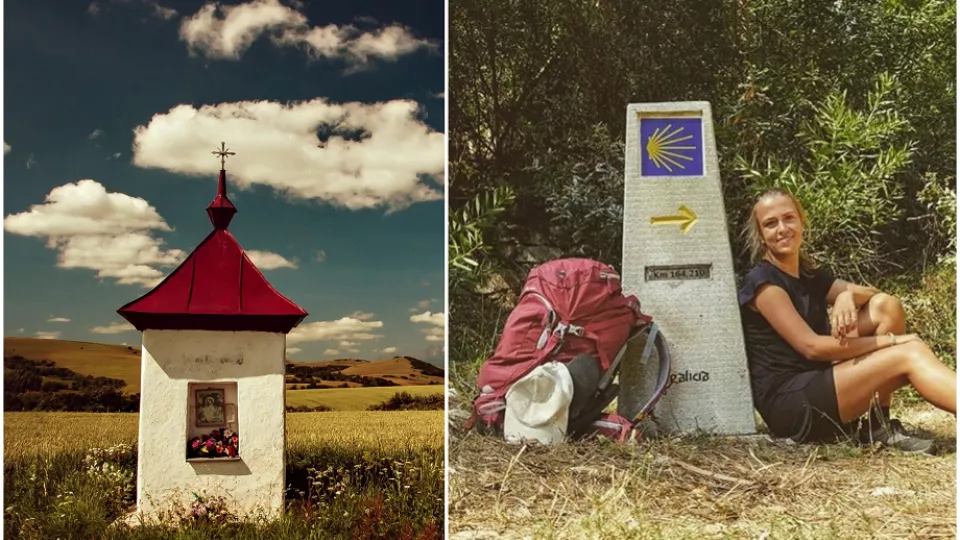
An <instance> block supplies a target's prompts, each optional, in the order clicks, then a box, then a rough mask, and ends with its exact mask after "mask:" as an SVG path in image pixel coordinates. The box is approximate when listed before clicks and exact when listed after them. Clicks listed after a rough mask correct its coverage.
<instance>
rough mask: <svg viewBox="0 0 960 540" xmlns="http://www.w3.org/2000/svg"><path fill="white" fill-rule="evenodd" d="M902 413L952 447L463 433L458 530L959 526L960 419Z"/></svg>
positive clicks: (763, 532)
mask: <svg viewBox="0 0 960 540" xmlns="http://www.w3.org/2000/svg"><path fill="white" fill-rule="evenodd" d="M895 412H898V413H899V416H900V417H901V418H902V419H903V420H904V421H905V422H906V423H908V424H909V425H912V426H917V427H922V428H924V430H926V431H931V432H933V433H934V434H935V435H936V438H937V440H938V444H939V445H940V446H941V447H943V448H945V449H946V451H945V452H944V454H943V455H940V456H938V457H929V456H907V455H903V454H899V453H896V452H893V451H890V450H874V449H870V448H866V449H861V448H859V447H856V446H853V445H851V444H840V445H824V446H813V445H793V444H786V443H784V442H773V441H770V440H769V439H767V438H765V437H758V438H752V439H740V440H730V439H724V438H719V437H717V438H708V437H687V438H669V439H661V440H655V441H653V440H651V441H646V442H643V443H641V444H639V445H614V444H611V443H607V442H606V441H595V442H590V443H578V444H568V445H564V446H560V447H554V448H532V447H518V446H514V445H508V444H506V443H504V442H503V441H502V440H499V439H495V438H492V437H480V436H478V435H476V434H475V433H470V434H467V435H465V436H464V435H463V434H462V433H461V434H459V436H456V437H455V436H453V433H451V448H450V452H451V454H450V467H451V470H450V472H449V474H450V476H449V478H450V480H449V481H450V489H449V500H448V502H449V505H450V532H451V534H452V535H453V536H452V537H451V538H452V539H453V540H466V539H481V538H556V539H560V538H570V539H574V538H575V539H580V538H627V539H647V538H664V539H667V538H669V539H685V538H698V539H699V538H761V539H765V538H769V539H781V538H810V539H814V538H816V539H820V538H955V537H956V454H955V447H956V420H955V418H954V417H953V416H950V415H946V414H943V413H939V412H938V411H931V410H930V409H929V408H928V407H924V408H920V409H911V410H908V411H895ZM516 531H523V532H522V533H519V532H516Z"/></svg>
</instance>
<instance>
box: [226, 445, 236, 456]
mask: <svg viewBox="0 0 960 540" xmlns="http://www.w3.org/2000/svg"><path fill="white" fill-rule="evenodd" d="M227 455H228V456H230V457H234V456H236V455H237V449H236V448H234V447H232V446H228V447H227Z"/></svg>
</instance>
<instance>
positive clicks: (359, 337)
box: [287, 317, 383, 345]
mask: <svg viewBox="0 0 960 540" xmlns="http://www.w3.org/2000/svg"><path fill="white" fill-rule="evenodd" d="M378 328H383V322H382V321H362V320H360V319H355V318H352V317H343V318H342V319H338V320H336V321H318V322H312V323H307V324H301V325H300V326H298V327H296V328H294V329H293V331H291V332H290V334H288V335H287V343H288V344H290V345H293V344H297V343H303V342H306V341H369V340H375V339H380V338H382V337H383V336H382V335H378V334H374V333H373V332H374V331H376V330H377V329H378Z"/></svg>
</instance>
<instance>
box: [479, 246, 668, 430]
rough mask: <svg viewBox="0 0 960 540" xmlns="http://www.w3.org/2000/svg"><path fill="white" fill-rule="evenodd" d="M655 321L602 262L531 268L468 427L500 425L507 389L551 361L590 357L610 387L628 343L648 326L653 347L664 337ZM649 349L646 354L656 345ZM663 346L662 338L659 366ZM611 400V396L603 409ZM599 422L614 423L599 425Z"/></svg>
mask: <svg viewBox="0 0 960 540" xmlns="http://www.w3.org/2000/svg"><path fill="white" fill-rule="evenodd" d="M650 323H652V318H651V317H650V316H648V315H645V314H644V313H642V312H641V311H640V303H639V301H638V300H637V298H636V297H635V296H624V295H623V292H622V288H621V284H620V276H619V274H617V272H616V271H615V270H614V269H613V268H612V267H610V266H608V265H606V264H604V263H601V262H598V261H593V260H590V259H559V260H555V261H551V262H547V263H545V264H542V265H540V266H537V267H535V268H533V269H532V270H531V271H530V273H529V274H528V275H527V280H526V282H525V284H524V287H523V290H522V291H521V293H520V298H519V299H518V302H517V306H516V307H515V308H514V309H513V311H512V312H511V313H510V316H509V317H508V318H507V321H506V324H505V326H504V328H503V333H502V334H501V337H500V342H499V343H498V344H497V347H496V349H495V350H494V353H493V355H492V356H490V357H489V358H487V360H486V361H485V362H484V364H483V366H482V367H481V368H480V373H479V374H478V376H477V389H478V390H480V392H481V393H480V395H479V396H478V397H477V398H476V399H475V400H474V403H473V414H472V415H471V417H470V419H469V420H468V421H467V425H466V426H465V427H466V428H467V429H471V428H472V427H473V426H474V425H475V424H476V423H477V422H479V423H480V424H481V425H482V426H483V427H485V428H487V429H490V428H493V429H494V430H496V429H498V428H500V427H501V426H502V424H503V417H504V409H505V408H506V401H505V399H504V397H505V395H506V393H507V390H508V389H509V388H510V386H511V385H512V384H513V383H514V382H515V381H517V380H518V379H520V378H522V377H523V376H525V375H527V374H528V373H530V372H531V371H533V370H534V369H535V368H536V367H537V366H539V365H541V364H543V363H546V362H550V361H558V362H562V363H566V362H569V361H570V360H572V359H573V358H574V357H576V356H578V355H581V354H588V355H590V356H591V357H593V358H594V359H596V360H597V361H598V362H599V364H600V369H601V372H604V373H605V375H604V376H603V377H602V379H601V383H600V384H601V386H600V387H599V388H598V392H601V393H602V392H603V391H605V390H608V386H609V385H610V383H611V382H612V379H613V376H614V375H615V374H616V369H617V368H618V365H619V362H620V358H622V356H623V354H624V352H625V351H626V346H627V342H628V340H630V339H633V338H634V337H636V336H638V335H639V334H640V333H641V331H642V330H644V329H647V330H650V332H651V334H650V336H649V338H648V340H649V342H650V344H653V342H654V341H655V340H656V338H657V337H658V336H656V335H655V333H656V325H652V327H651V325H650ZM661 342H662V340H661ZM646 349H647V350H646V351H645V352H644V354H645V355H647V354H649V352H650V349H651V347H649V346H648V347H646ZM665 349H666V347H665V346H661V344H660V343H658V346H657V350H658V352H661V364H663V362H664V359H665V356H666V355H665V354H664V353H665ZM666 361H667V371H668V372H667V373H666V374H664V373H663V366H662V365H661V373H660V379H661V380H662V381H663V382H666V381H667V380H669V360H668V359H667V360H666ZM658 386H659V388H658V389H657V391H656V393H657V395H656V396H655V398H654V399H653V400H651V402H650V403H648V406H647V407H645V408H644V409H645V410H644V411H642V412H646V411H647V410H649V409H650V408H652V406H653V403H655V401H656V399H657V398H658V397H659V394H660V393H662V391H663V386H664V385H663V384H660V385H658ZM608 394H609V392H608ZM613 397H615V396H610V397H609V399H608V400H607V402H606V404H603V405H602V406H601V409H602V407H605V406H606V405H607V404H609V403H610V402H611V401H612V398H613ZM599 415H600V412H597V416H598V417H599ZM612 416H614V417H615V415H612ZM638 416H639V415H638ZM611 420H615V422H614V423H617V422H616V421H621V422H619V423H621V424H624V423H626V424H629V423H630V422H629V421H624V419H622V418H620V417H615V418H613V419H611V418H605V419H604V421H605V422H606V424H610V423H611V422H610V421H611ZM595 427H597V428H600V429H603V428H605V427H610V426H607V425H605V424H604V422H600V423H598V424H597V425H596V426H595ZM626 427H628V426H626V425H624V428H626ZM619 431H620V433H619V435H618V436H617V438H621V439H622V438H623V437H622V436H623V435H624V432H623V430H622V429H621V430H619Z"/></svg>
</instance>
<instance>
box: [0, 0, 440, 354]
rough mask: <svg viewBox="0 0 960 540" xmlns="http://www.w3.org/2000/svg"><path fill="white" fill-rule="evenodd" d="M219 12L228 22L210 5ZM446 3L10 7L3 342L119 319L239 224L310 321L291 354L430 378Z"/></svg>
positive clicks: (169, 2) (83, 335)
mask: <svg viewBox="0 0 960 540" xmlns="http://www.w3.org/2000/svg"><path fill="white" fill-rule="evenodd" d="M218 6H219V7H218ZM443 10H444V4H443V2H442V1H441V0H422V1H421V0H405V1H402V2H400V1H390V0H384V1H380V2H373V1H354V2H323V3H307V2H294V1H289V0H284V1H283V2H281V1H280V0H250V1H244V2H229V3H223V4H219V5H215V4H209V3H205V2H200V1H195V2H190V1H179V2H178V1H173V0H160V1H159V2H158V1H154V0H98V1H96V2H77V1H73V0H70V1H67V0H61V1H53V0H32V1H30V2H11V3H8V4H6V6H5V10H4V32H5V42H4V71H5V76H6V77H5V85H4V94H5V95H4V97H5V101H4V113H5V115H4V118H5V120H4V125H3V140H4V163H3V180H4V199H5V204H4V217H5V219H4V261H5V265H4V267H5V268H4V270H5V272H4V292H5V296H4V308H5V309H4V333H5V335H7V336H23V337H50V338H59V339H68V340H79V341H96V342H105V343H128V344H134V343H139V341H140V335H139V333H137V332H136V330H133V329H132V327H129V326H128V325H126V324H125V323H124V322H123V319H121V318H120V317H119V316H118V315H117V314H116V310H117V308H119V307H120V306H121V305H123V304H124V303H126V302H128V301H130V300H133V299H134V298H136V297H138V296H140V295H142V294H144V293H146V292H147V291H148V290H149V287H150V286H151V285H153V284H155V283H157V282H159V280H160V279H162V278H163V277H164V276H166V275H167V274H169V273H170V272H171V271H173V269H174V268H175V267H176V266H175V265H176V264H178V263H179V262H180V261H182V260H183V258H185V257H186V255H187V254H188V253H189V252H190V251H192V250H193V248H194V247H195V246H196V245H197V244H199V242H200V241H201V240H203V238H204V237H205V236H206V235H207V234H208V233H209V232H210V230H211V225H210V222H209V220H208V218H207V216H206V213H205V212H204V208H205V207H206V206H207V204H209V203H210V201H211V200H212V199H213V197H214V195H215V192H216V183H217V175H218V171H219V169H220V162H219V159H218V158H216V157H214V156H213V155H212V154H211V152H212V151H213V150H214V149H215V148H217V147H219V145H220V142H221V141H223V142H226V145H227V147H228V148H229V149H230V150H232V151H235V152H236V153H237V155H236V156H233V157H231V158H229V159H228V160H227V164H226V170H227V177H228V181H229V189H230V198H231V200H232V201H233V202H234V204H235V205H236V206H237V208H238V210H239V213H238V214H237V216H236V217H235V218H234V220H233V222H232V223H231V225H230V231H231V232H232V233H233V234H234V236H235V237H236V238H237V240H238V241H239V242H240V245H241V246H243V248H244V249H245V250H247V252H248V253H251V257H252V258H253V259H254V262H255V263H257V265H258V267H260V269H261V271H262V272H263V273H264V275H265V276H266V277H267V279H268V280H269V281H270V282H271V283H272V284H273V286H274V287H276V288H277V290H279V291H280V292H281V293H283V294H284V295H286V296H287V297H289V298H290V299H292V300H293V301H295V302H297V303H298V304H299V305H300V306H302V307H303V308H304V309H306V310H307V311H308V312H309V313H310V315H309V317H308V318H307V319H306V320H304V322H303V323H301V325H300V327H299V328H298V329H295V330H294V331H293V333H291V335H290V336H288V347H289V358H290V359H291V360H296V361H310V360H324V359H331V358H337V357H359V358H363V359H368V360H373V359H378V358H382V357H387V356H393V355H399V354H406V355H411V356H416V357H418V358H423V359H425V360H431V361H434V362H437V363H440V364H442V343H443V341H442V336H443V319H444V316H443V311H444V306H443V291H444V237H443V232H444V231H443V229H444V211H443V208H444V206H443V205H444V203H443V199H442V197H443V182H444V179H443V163H444V146H445V142H444V136H443V132H444V129H445V127H444V125H443V116H444V114H443V113H444V102H443V92H444V80H445V77H444V69H443V68H444V64H443V47H444V44H443V39H444V12H443Z"/></svg>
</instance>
